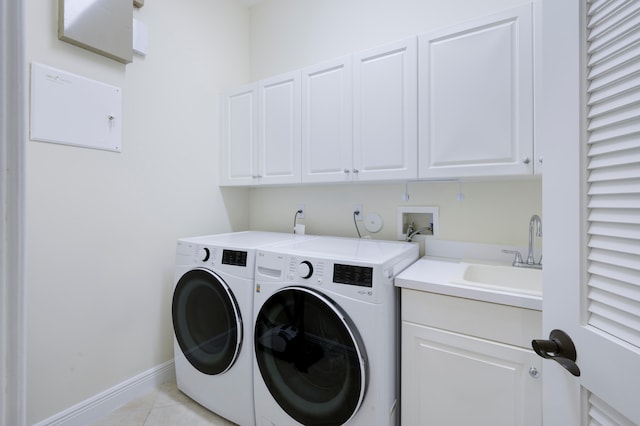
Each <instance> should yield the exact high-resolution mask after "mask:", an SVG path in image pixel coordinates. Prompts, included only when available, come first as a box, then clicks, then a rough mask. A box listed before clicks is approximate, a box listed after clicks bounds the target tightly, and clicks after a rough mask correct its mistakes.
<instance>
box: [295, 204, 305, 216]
mask: <svg viewBox="0 0 640 426" xmlns="http://www.w3.org/2000/svg"><path fill="white" fill-rule="evenodd" d="M300 210H302V213H298V219H304V214H305V210H304V204H298V205H297V206H296V212H298V211H300Z"/></svg>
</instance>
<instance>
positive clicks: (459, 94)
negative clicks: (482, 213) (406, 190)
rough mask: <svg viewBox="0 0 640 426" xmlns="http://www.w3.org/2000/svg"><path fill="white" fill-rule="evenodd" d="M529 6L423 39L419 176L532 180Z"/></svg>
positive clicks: (440, 31)
mask: <svg viewBox="0 0 640 426" xmlns="http://www.w3.org/2000/svg"><path fill="white" fill-rule="evenodd" d="M531 21H532V19H531V5H530V4H529V5H524V6H520V7H517V8H513V9H509V10H507V11H505V12H502V13H499V14H495V15H491V16H488V17H484V18H481V19H477V20H474V21H470V22H467V23H464V24H461V25H458V26H455V27H451V28H446V29H442V30H436V31H433V32H430V33H427V34H424V35H421V36H420V37H419V69H420V71H419V73H420V75H419V91H420V92H419V109H420V118H419V127H420V152H419V156H420V166H419V167H420V171H419V173H420V177H421V178H456V177H467V176H504V175H524V174H529V175H530V174H532V173H533V64H532V60H533V59H532V55H533V48H532V29H531V28H532V22H531Z"/></svg>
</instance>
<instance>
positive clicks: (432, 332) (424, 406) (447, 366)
mask: <svg viewBox="0 0 640 426" xmlns="http://www.w3.org/2000/svg"><path fill="white" fill-rule="evenodd" d="M541 364H542V362H541V358H540V357H538V356H537V355H535V354H534V353H533V351H531V350H529V349H524V348H520V347H516V346H510V345H505V344H501V343H497V342H493V341H490V340H484V339H479V338H475V337H470V336H466V335H462V334H457V333H452V332H447V331H443V330H439V329H436V328H431V327H426V326H420V325H416V324H413V323H409V322H406V321H405V322H403V323H402V364H401V365H402V373H401V374H402V390H401V395H402V405H401V410H402V414H401V418H402V424H403V425H440V426H446V425H452V426H453V425H472V424H476V425H492V426H501V425H502V426H516V425H526V426H533V425H541V424H542V385H541V378H540V377H538V378H534V377H532V375H531V374H530V373H529V371H530V368H532V367H533V368H535V369H536V370H537V371H538V372H540V371H541Z"/></svg>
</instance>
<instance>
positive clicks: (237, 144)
mask: <svg viewBox="0 0 640 426" xmlns="http://www.w3.org/2000/svg"><path fill="white" fill-rule="evenodd" d="M257 87H258V86H257V85H255V84H252V85H248V86H244V87H241V88H238V89H236V90H234V91H232V92H228V93H226V94H224V95H223V96H222V98H221V104H222V105H221V106H220V109H221V116H222V120H221V121H222V138H221V143H220V185H223V186H230V185H251V184H252V183H254V181H255V179H256V176H257V175H258V171H257V162H256V159H257V157H256V150H257V144H258V139H257V131H256V129H257V124H258V100H257V95H258V91H257Z"/></svg>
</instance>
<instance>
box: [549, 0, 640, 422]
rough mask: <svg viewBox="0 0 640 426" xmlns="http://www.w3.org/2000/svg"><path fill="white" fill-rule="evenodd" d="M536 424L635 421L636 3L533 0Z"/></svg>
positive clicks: (639, 296) (639, 132)
mask: <svg viewBox="0 0 640 426" xmlns="http://www.w3.org/2000/svg"><path fill="white" fill-rule="evenodd" d="M542 3H543V4H542V6H543V12H542V19H543V35H542V37H541V39H542V44H541V46H542V47H541V48H542V55H541V58H542V63H543V65H542V66H541V72H542V78H541V80H540V81H541V91H540V98H539V99H540V101H541V102H542V107H541V108H540V111H543V112H542V113H541V117H540V128H539V129H538V136H539V137H540V138H542V139H543V140H544V142H545V144H547V145H546V146H548V147H550V149H549V150H548V152H547V155H545V174H544V176H543V206H544V208H543V219H544V221H545V241H544V251H545V253H544V254H545V266H544V271H543V273H544V298H545V300H544V311H543V329H544V332H545V336H546V335H547V334H548V333H549V332H550V331H551V330H552V329H562V330H564V331H565V332H566V333H568V334H569V335H570V336H571V338H572V339H573V341H574V343H575V345H576V350H577V364H578V366H579V367H580V370H581V375H580V377H574V376H572V375H570V374H569V373H568V372H567V371H565V370H564V369H563V368H562V367H561V366H560V365H559V364H557V363H554V362H552V361H548V362H546V363H545V364H544V375H543V377H544V382H543V383H544V400H543V405H544V424H545V425H547V424H548V425H599V424H602V425H638V424H640V1H637V0H632V1H629V0H590V1H587V0H563V1H558V0H543V1H542Z"/></svg>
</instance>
